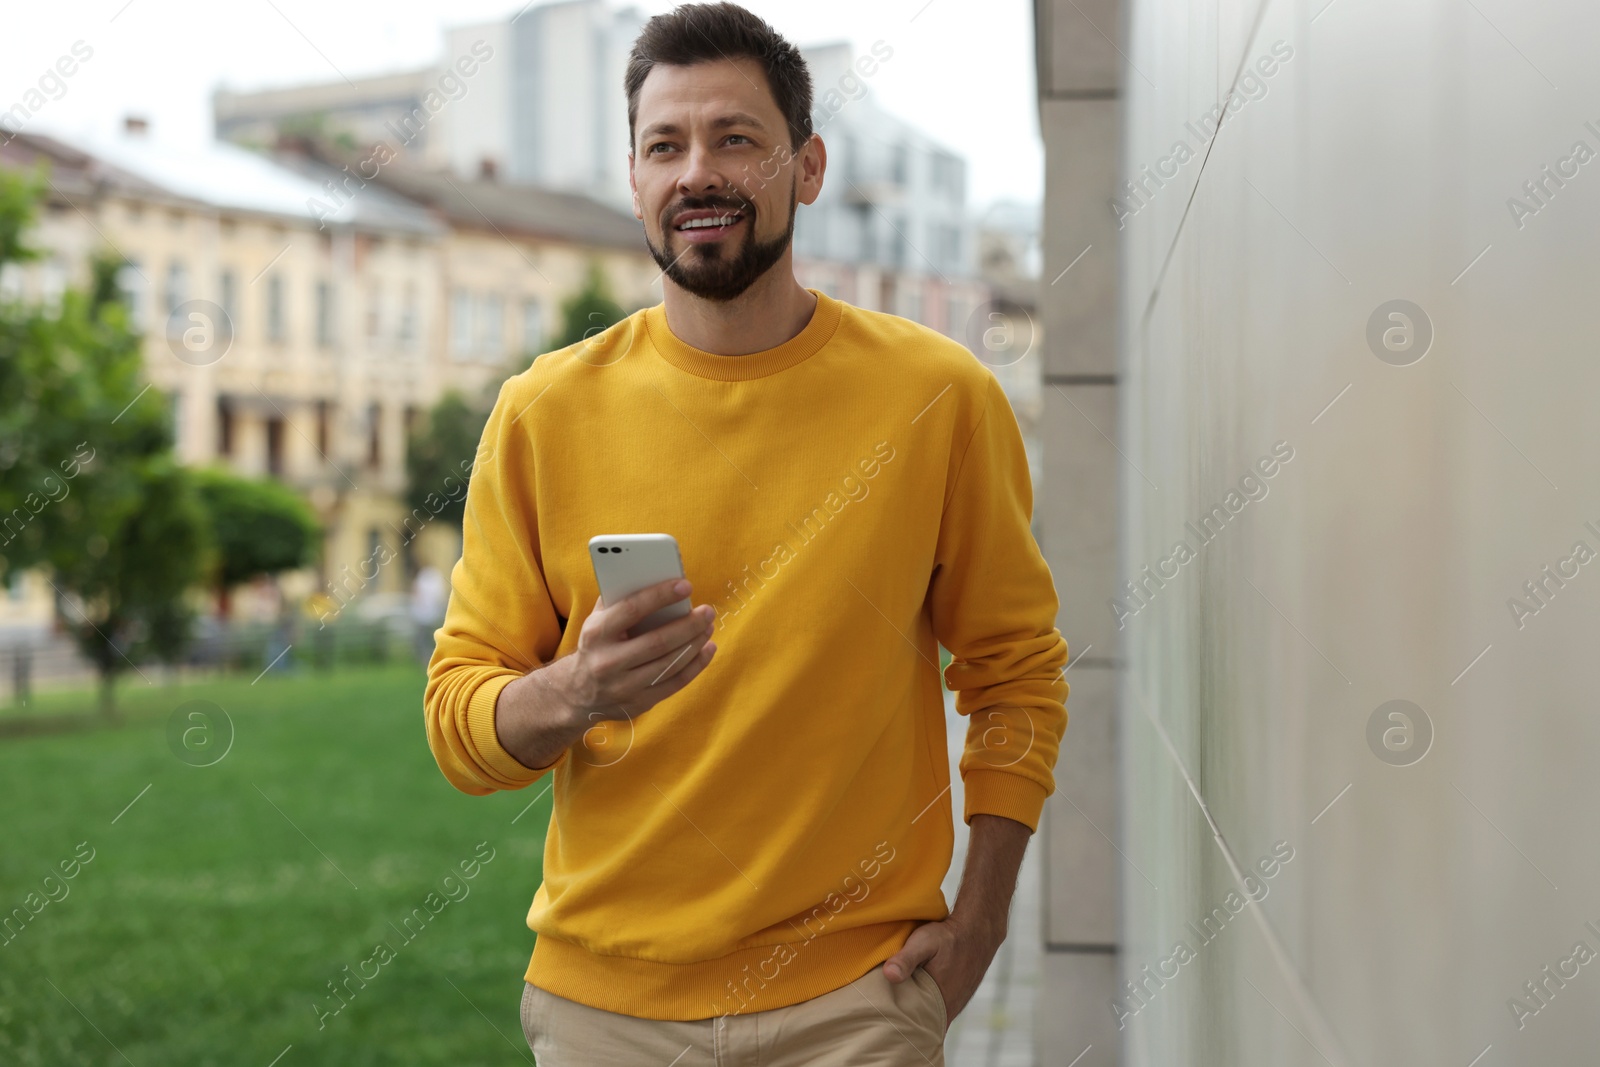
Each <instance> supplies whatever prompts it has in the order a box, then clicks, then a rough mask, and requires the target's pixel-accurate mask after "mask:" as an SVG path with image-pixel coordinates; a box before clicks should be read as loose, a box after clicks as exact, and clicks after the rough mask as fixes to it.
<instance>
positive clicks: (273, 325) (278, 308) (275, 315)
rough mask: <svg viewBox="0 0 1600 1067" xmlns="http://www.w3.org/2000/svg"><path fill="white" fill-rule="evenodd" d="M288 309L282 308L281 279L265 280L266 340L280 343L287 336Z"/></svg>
mask: <svg viewBox="0 0 1600 1067" xmlns="http://www.w3.org/2000/svg"><path fill="white" fill-rule="evenodd" d="M288 318H289V316H288V309H287V308H285V307H284V294H283V277H282V276H281V275H278V274H274V275H273V276H272V277H270V278H268V279H267V340H269V341H276V342H280V343H281V342H282V341H283V340H284V338H285V337H286V336H287V335H288V332H289V328H288Z"/></svg>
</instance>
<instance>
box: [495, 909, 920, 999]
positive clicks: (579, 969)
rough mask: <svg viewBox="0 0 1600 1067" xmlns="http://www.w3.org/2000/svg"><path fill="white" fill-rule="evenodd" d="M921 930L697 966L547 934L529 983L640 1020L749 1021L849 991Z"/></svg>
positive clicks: (908, 925)
mask: <svg viewBox="0 0 1600 1067" xmlns="http://www.w3.org/2000/svg"><path fill="white" fill-rule="evenodd" d="M918 925H920V923H919V922H918V920H915V919H905V920H899V921H895V922H886V923H873V924H871V925H867V926H858V927H853V928H851V929H848V930H840V931H838V932H836V933H830V934H818V935H816V936H815V937H812V938H810V939H801V940H798V941H795V942H790V943H787V944H778V945H755V946H752V947H750V948H744V949H739V950H737V951H734V952H730V953H729V954H728V955H726V956H722V957H719V958H717V959H714V960H702V961H699V962H695V963H660V962H657V961H655V960H641V959H637V958H635V957H632V956H603V955H600V954H598V953H594V952H590V951H589V950H588V949H586V948H583V947H582V946H580V945H576V944H573V943H572V942H570V941H562V940H561V939H559V938H556V937H552V936H550V935H548V934H541V935H540V936H539V939H538V941H536V942H535V943H534V948H533V958H532V959H530V960H529V961H528V969H527V972H526V973H525V975H524V978H525V979H526V980H527V981H528V982H530V983H532V984H533V985H536V986H538V987H539V988H540V989H542V990H544V991H545V992H547V993H553V994H555V995H556V996H558V997H564V998H565V999H567V1000H572V1001H576V1002H577V1003H579V1004H587V1005H589V1006H590V1007H592V1008H599V1009H601V1010H603V1011H609V1012H615V1013H618V1014H621V1015H631V1016H634V1017H635V1018H640V1019H668V1020H675V1021H691V1020H696V1019H711V1018H716V1017H718V1016H723V1015H745V1014H750V1013H752V1012H757V1011H770V1010H772V1009H773V1008H784V1007H788V1006H789V1005H791V1004H798V1003H800V1002H801V1001H805V1000H810V999H812V998H813V997H820V996H822V995H823V994H824V993H831V992H833V991H834V990H835V989H840V988H842V987H844V986H846V985H849V984H850V983H851V982H853V981H855V980H856V979H857V978H860V977H861V976H862V975H864V974H866V973H867V972H868V971H870V970H872V968H874V967H876V966H877V965H878V964H880V963H882V962H883V961H884V960H886V959H888V958H889V957H890V956H893V955H894V954H895V953H896V952H898V951H900V948H901V946H903V945H904V944H905V942H906V938H908V937H910V936H911V931H912V930H914V929H916V928H917V926H918Z"/></svg>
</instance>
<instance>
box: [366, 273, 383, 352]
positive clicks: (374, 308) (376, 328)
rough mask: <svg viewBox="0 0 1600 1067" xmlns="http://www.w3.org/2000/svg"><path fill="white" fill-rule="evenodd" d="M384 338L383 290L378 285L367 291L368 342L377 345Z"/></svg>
mask: <svg viewBox="0 0 1600 1067" xmlns="http://www.w3.org/2000/svg"><path fill="white" fill-rule="evenodd" d="M382 336H383V288H382V287H381V286H379V285H377V284H376V283H374V285H373V286H372V288H371V289H369V290H368V291H367V342H368V343H369V344H371V345H374V346H375V345H377V343H378V338H380V337H382Z"/></svg>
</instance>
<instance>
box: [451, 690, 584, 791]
mask: <svg viewBox="0 0 1600 1067" xmlns="http://www.w3.org/2000/svg"><path fill="white" fill-rule="evenodd" d="M520 677H522V676H521V675H520V674H516V673H515V672H510V673H506V674H497V675H495V676H494V677H492V678H490V679H489V680H488V681H486V682H484V683H482V684H481V685H479V686H478V688H477V689H474V690H473V691H472V698H471V699H470V700H469V701H468V702H467V733H468V734H469V735H470V737H471V739H472V749H473V754H474V755H475V756H476V757H477V759H478V761H479V763H480V764H481V765H482V767H483V769H484V770H485V771H486V772H487V773H489V774H492V775H493V776H495V777H496V778H497V779H499V781H497V782H496V783H495V784H496V785H498V786H499V787H500V788H501V789H521V788H523V787H524V786H529V785H532V784H533V783H534V782H536V781H538V780H539V779H540V778H542V777H544V776H545V775H546V774H548V773H549V772H550V769H551V768H552V767H554V766H555V765H556V764H557V763H560V762H561V759H560V758H558V759H557V760H556V761H555V763H552V764H550V766H549V767H537V768H535V767H525V766H523V765H522V764H521V763H520V762H518V760H517V758H516V757H515V756H513V755H512V754H511V753H509V752H507V751H506V750H505V747H504V746H503V745H501V744H500V735H499V734H498V733H497V732H496V731H495V728H494V708H495V703H496V702H497V701H498V700H499V699H500V691H501V690H502V689H504V688H505V687H506V686H508V685H510V684H511V683H512V682H514V681H516V680H517V679H518V678H520ZM565 756H566V753H565V752H562V754H561V757H562V758H565Z"/></svg>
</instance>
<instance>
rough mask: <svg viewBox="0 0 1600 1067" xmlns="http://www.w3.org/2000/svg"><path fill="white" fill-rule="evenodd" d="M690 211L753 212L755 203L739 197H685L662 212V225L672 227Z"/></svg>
mask: <svg viewBox="0 0 1600 1067" xmlns="http://www.w3.org/2000/svg"><path fill="white" fill-rule="evenodd" d="M690 211H743V212H748V213H750V214H754V213H755V205H754V204H752V203H751V202H750V201H748V200H745V199H743V198H740V197H726V196H696V197H685V198H684V199H682V200H680V201H678V202H677V203H676V204H673V205H672V207H671V208H669V209H668V210H667V211H666V212H664V213H663V215H662V219H663V221H662V226H663V227H664V228H667V229H671V228H673V227H674V226H676V225H677V221H678V219H679V218H680V217H681V216H683V215H684V214H685V213H686V212H690Z"/></svg>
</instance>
